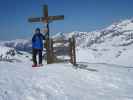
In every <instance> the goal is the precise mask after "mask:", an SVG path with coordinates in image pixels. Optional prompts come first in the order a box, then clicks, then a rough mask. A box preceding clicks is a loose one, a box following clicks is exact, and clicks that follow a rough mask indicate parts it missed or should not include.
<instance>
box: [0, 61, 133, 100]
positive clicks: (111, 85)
mask: <svg viewBox="0 0 133 100" xmlns="http://www.w3.org/2000/svg"><path fill="white" fill-rule="evenodd" d="M79 65H80V66H79V68H77V69H76V68H74V67H73V66H72V65H71V64H52V65H44V66H43V67H40V68H32V67H31V63H29V62H28V61H27V62H25V63H8V62H0V100H133V95H132V92H133V84H132V83H133V77H132V76H133V68H131V67H130V66H129V67H126V66H117V65H109V64H100V63H99V64H98V63H97V64H96V63H92V64H89V63H84V62H82V63H80V64H79ZM84 65H86V66H84Z"/></svg>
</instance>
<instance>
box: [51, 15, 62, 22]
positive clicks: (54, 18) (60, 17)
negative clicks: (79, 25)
mask: <svg viewBox="0 0 133 100" xmlns="http://www.w3.org/2000/svg"><path fill="white" fill-rule="evenodd" d="M48 20H49V21H55V20H64V15H60V16H49V17H48Z"/></svg>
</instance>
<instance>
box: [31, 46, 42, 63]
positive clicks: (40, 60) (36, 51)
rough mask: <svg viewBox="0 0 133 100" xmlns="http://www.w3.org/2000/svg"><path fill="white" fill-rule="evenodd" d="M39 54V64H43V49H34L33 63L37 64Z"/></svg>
mask: <svg viewBox="0 0 133 100" xmlns="http://www.w3.org/2000/svg"><path fill="white" fill-rule="evenodd" d="M38 54H39V56H38V59H39V64H42V50H41V49H34V48H33V49H32V59H33V63H34V64H37V59H36V56H37V55H38Z"/></svg>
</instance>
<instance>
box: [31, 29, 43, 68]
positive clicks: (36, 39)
mask: <svg viewBox="0 0 133 100" xmlns="http://www.w3.org/2000/svg"><path fill="white" fill-rule="evenodd" d="M43 40H45V36H44V35H43V34H42V33H41V32H40V28H36V30H35V34H34V35H33V37H32V60H33V65H32V67H37V66H38V67H40V66H43V64H42V51H43ZM37 55H39V58H38V59H39V63H37V59H36V56H37Z"/></svg>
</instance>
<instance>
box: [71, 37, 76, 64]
mask: <svg viewBox="0 0 133 100" xmlns="http://www.w3.org/2000/svg"><path fill="white" fill-rule="evenodd" d="M72 40H73V65H74V66H75V65H76V51H75V45H76V41H75V38H74V37H72Z"/></svg>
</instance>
